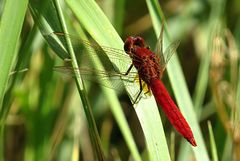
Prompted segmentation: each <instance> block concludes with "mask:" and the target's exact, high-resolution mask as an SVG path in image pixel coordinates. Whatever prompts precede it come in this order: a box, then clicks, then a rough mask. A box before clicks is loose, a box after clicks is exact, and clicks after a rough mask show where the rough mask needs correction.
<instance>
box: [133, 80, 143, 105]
mask: <svg viewBox="0 0 240 161" xmlns="http://www.w3.org/2000/svg"><path fill="white" fill-rule="evenodd" d="M138 79H139V85H140V91H139V93H138V95H137V97H136V99H135V100H134V102H133V104H135V103H137V101H138V99H139V97H140V94H141V93H142V90H143V86H142V80H141V78H140V77H138Z"/></svg>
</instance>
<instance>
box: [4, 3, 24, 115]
mask: <svg viewBox="0 0 240 161" xmlns="http://www.w3.org/2000/svg"><path fill="white" fill-rule="evenodd" d="M27 4H28V1H27V0H23V1H17V2H15V1H11V0H8V1H5V6H4V11H3V15H2V17H1V23H0V25H1V26H0V49H1V59H0V69H1V70H0V75H1V79H0V110H1V111H2V107H1V105H2V101H3V96H4V93H5V90H6V87H7V81H8V78H9V74H10V71H11V67H12V65H13V63H14V61H15V57H16V54H17V52H16V51H17V44H18V39H19V37H20V33H21V29H22V25H23V21H24V17H25V13H26V10H27Z"/></svg>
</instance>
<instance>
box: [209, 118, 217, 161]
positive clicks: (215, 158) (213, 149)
mask: <svg viewBox="0 0 240 161" xmlns="http://www.w3.org/2000/svg"><path fill="white" fill-rule="evenodd" d="M208 130H209V136H210V143H211V153H212V158H213V161H218V156H217V148H216V143H215V139H214V135H213V129H212V124H211V122H210V121H208Z"/></svg>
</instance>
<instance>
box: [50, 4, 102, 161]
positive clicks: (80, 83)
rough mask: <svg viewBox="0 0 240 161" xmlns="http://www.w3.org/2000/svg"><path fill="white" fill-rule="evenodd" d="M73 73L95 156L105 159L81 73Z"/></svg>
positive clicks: (61, 18) (70, 51)
mask: <svg viewBox="0 0 240 161" xmlns="http://www.w3.org/2000/svg"><path fill="white" fill-rule="evenodd" d="M54 2H55V6H56V9H57V12H58V16H59V19H60V22H61V25H62V28H63V31H64V32H65V33H66V34H68V29H67V26H66V24H65V20H64V16H63V12H62V9H61V6H60V3H59V1H58V0H55V1H54ZM65 38H66V42H67V50H68V52H69V54H70V57H71V60H72V61H71V62H72V66H73V68H78V63H77V59H76V57H75V54H74V50H73V47H72V44H71V40H70V38H69V37H67V36H66V37H65ZM74 73H75V75H76V77H75V80H76V85H77V87H78V92H79V94H80V97H81V100H82V105H83V108H84V111H85V114H86V118H87V120H88V125H89V131H90V135H91V140H92V143H93V145H94V148H95V151H96V154H97V157H98V159H99V160H106V159H105V156H104V153H103V149H102V146H101V141H100V138H99V134H98V131H97V126H96V123H95V120H94V117H93V114H92V110H91V107H90V104H89V102H88V100H87V95H86V93H85V89H84V84H83V81H82V79H81V77H78V76H80V75H81V73H80V71H79V70H74Z"/></svg>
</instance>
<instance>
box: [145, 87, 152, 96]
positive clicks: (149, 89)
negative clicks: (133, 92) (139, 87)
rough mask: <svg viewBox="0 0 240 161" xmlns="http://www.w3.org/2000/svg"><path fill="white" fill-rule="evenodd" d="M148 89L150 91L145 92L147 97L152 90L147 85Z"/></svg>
mask: <svg viewBox="0 0 240 161" xmlns="http://www.w3.org/2000/svg"><path fill="white" fill-rule="evenodd" d="M147 89H148V90H147V91H146V92H144V94H145V95H146V94H148V93H150V92H151V90H150V88H149V86H148V85H147Z"/></svg>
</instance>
